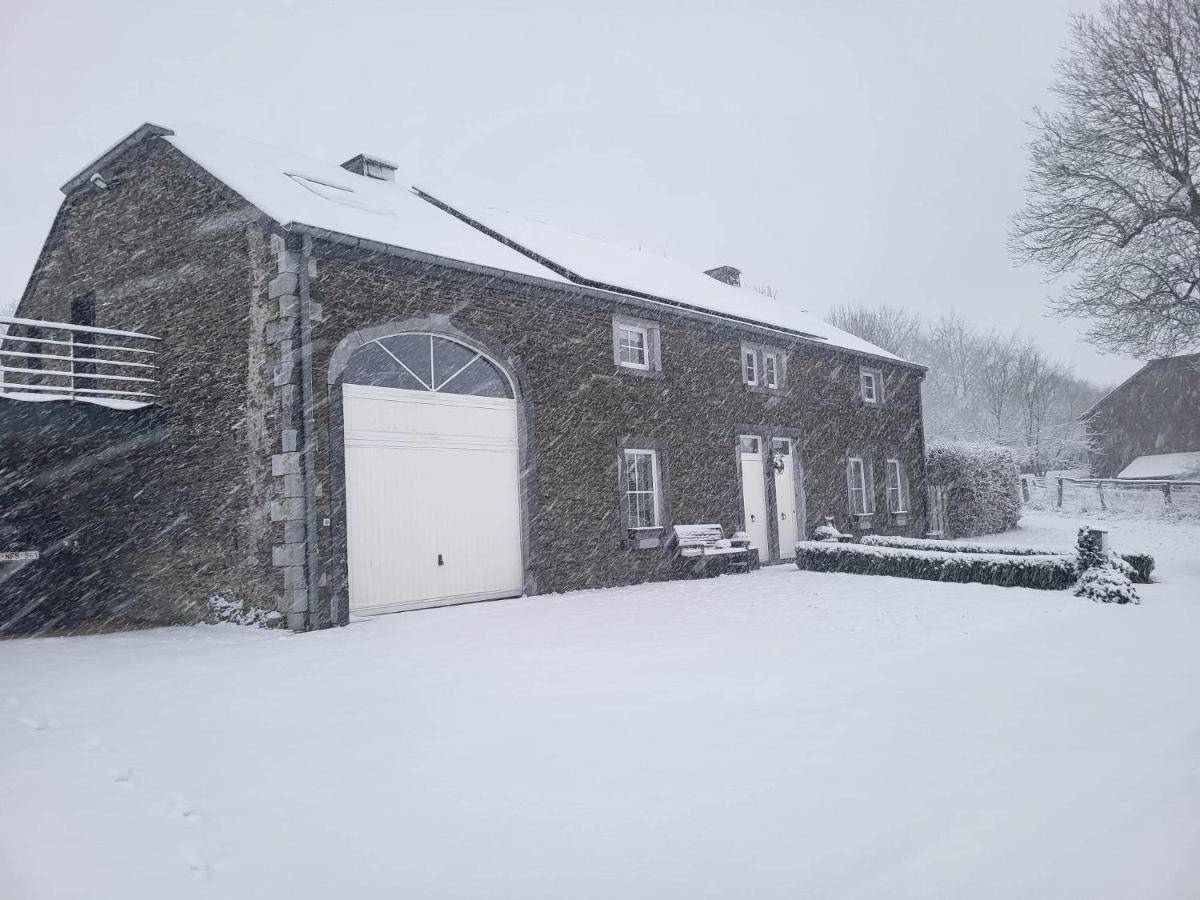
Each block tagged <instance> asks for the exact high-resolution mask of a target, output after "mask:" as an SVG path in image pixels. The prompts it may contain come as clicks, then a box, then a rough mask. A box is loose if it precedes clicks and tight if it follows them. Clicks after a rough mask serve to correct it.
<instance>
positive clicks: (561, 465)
mask: <svg viewBox="0 0 1200 900" xmlns="http://www.w3.org/2000/svg"><path fill="white" fill-rule="evenodd" d="M316 253H317V255H318V257H319V258H318V261H317V264H316V271H317V273H318V274H317V277H316V278H315V279H314V280H313V281H312V296H313V298H314V300H315V301H317V302H319V304H320V306H321V318H322V321H321V322H320V324H319V325H317V326H316V328H315V334H314V337H315V340H314V370H315V378H314V380H315V382H316V386H317V391H318V392H319V395H318V405H317V435H318V460H317V471H318V473H319V474H320V482H321V483H320V484H319V485H318V492H319V493H320V495H321V499H320V500H319V502H318V517H319V518H320V519H321V520H322V522H325V521H328V522H329V523H330V524H329V526H328V527H324V528H322V536H321V546H322V553H321V557H322V560H323V569H324V572H325V576H324V577H325V582H326V583H325V584H324V585H323V588H322V591H321V597H322V606H323V607H324V608H325V609H326V610H328V609H329V605H330V600H331V597H333V598H337V595H338V592H339V589H342V590H344V584H339V578H344V559H343V553H344V551H343V549H342V546H341V544H340V542H339V540H338V537H337V531H338V526H339V521H340V519H341V517H343V516H344V510H341V509H339V507H338V493H337V491H336V490H334V491H331V490H330V487H331V485H332V486H334V487H336V485H337V482H339V481H340V479H341V478H342V474H341V470H340V468H339V464H340V448H339V443H340V440H341V434H340V430H339V425H340V423H339V418H340V404H339V402H338V396H337V395H338V392H339V391H340V387H339V386H338V385H333V386H332V388H331V389H330V390H331V393H330V394H326V395H325V396H320V392H321V391H324V390H326V389H327V381H328V378H327V375H328V372H329V363H330V355H331V353H332V351H333V350H334V348H335V347H336V346H337V345H338V343H339V342H340V341H341V340H342V339H343V338H344V337H345V336H346V335H348V334H350V333H351V332H354V331H356V330H359V329H364V328H371V327H375V326H379V325H384V324H386V323H391V322H403V321H405V320H411V319H417V320H420V319H428V318H430V317H437V316H444V317H447V324H448V325H449V326H451V327H452V328H454V329H456V330H458V331H461V332H462V333H464V334H466V335H468V336H473V337H474V338H476V339H477V340H478V341H480V342H482V343H483V344H484V345H485V346H486V347H489V348H497V347H498V348H503V351H505V354H504V355H506V356H508V357H509V358H511V359H514V360H515V361H516V362H517V364H518V366H519V373H518V374H519V376H520V378H521V380H522V381H523V391H524V397H523V400H524V401H525V404H526V409H527V418H528V422H529V426H528V427H529V434H528V440H529V442H530V446H529V448H528V457H529V462H530V463H531V476H530V483H529V489H530V492H531V496H530V497H529V498H528V503H527V505H528V507H529V508H530V510H531V511H532V516H533V521H532V522H531V523H530V524H531V528H530V547H529V557H530V559H529V562H530V566H531V569H532V574H533V576H534V579H535V584H536V587H537V589H539V590H543V591H565V590H571V589H575V588H581V587H600V586H610V585H620V584H628V583H633V582H639V581H645V580H654V579H662V578H666V577H668V576H669V575H670V572H671V560H670V556H669V554H668V553H667V552H665V551H664V550H661V549H656V550H638V549H632V548H631V547H630V546H628V542H627V541H626V540H625V529H624V526H623V523H622V518H621V492H620V488H619V479H618V448H619V447H620V446H621V445H622V444H623V443H624V444H625V445H626V446H635V445H638V444H639V443H641V444H644V443H645V442H646V441H649V440H653V441H655V442H656V443H657V444H658V445H659V446H661V447H662V448H663V451H662V456H663V458H664V460H663V461H664V464H665V465H664V468H665V469H666V474H665V478H664V481H665V482H666V490H667V493H668V495H669V496H668V497H667V500H668V506H669V508H670V512H671V518H672V520H673V521H676V522H681V523H695V522H720V523H721V524H722V525H724V526H725V528H726V529H727V531H731V530H732V529H733V528H735V527H736V526H738V525H739V524H740V523H741V520H742V502H741V493H740V486H739V478H740V474H739V466H738V458H737V454H736V449H735V445H736V438H737V435H739V434H743V433H757V434H764V435H768V434H771V433H778V434H780V435H781V436H785V435H786V436H794V437H796V438H798V442H799V446H800V460H801V462H802V465H803V469H804V476H805V493H806V501H807V502H806V514H807V523H808V526H809V528H811V527H813V526H815V525H817V524H820V523H821V522H823V521H824V517H825V516H827V515H829V516H833V517H834V519H835V520H836V521H837V523H838V524H839V525H841V526H842V527H848V525H849V523H848V518H849V516H848V512H849V511H848V502H849V501H848V496H847V478H846V457H847V454H848V452H849V451H851V450H854V451H856V452H858V451H866V452H867V453H868V455H869V456H871V457H873V458H874V460H875V473H876V477H875V492H876V498H875V500H876V507H877V509H879V510H886V496H885V485H884V477H883V470H884V466H883V460H884V458H885V457H887V456H896V455H898V456H899V457H900V458H901V459H902V460H904V462H905V465H906V468H907V476H908V481H909V488H910V498H911V500H910V503H911V506H912V515H911V517H910V521H909V522H908V524H906V525H903V526H899V525H890V524H889V523H887V517H886V516H876V520H875V523H876V524H875V530H877V531H881V532H886V533H892V534H908V535H922V534H923V533H924V521H925V491H924V466H923V437H922V430H921V416H920V373H919V371H917V370H914V369H912V368H909V367H906V366H898V365H888V364H886V363H879V362H877V361H871V362H869V363H868V364H869V365H870V366H872V367H874V368H881V369H882V370H883V372H884V374H885V381H886V384H885V396H886V397H887V402H886V403H885V404H884V405H883V406H882V407H881V408H869V407H865V406H864V405H863V404H862V403H861V401H860V400H859V399H858V390H859V365H860V363H862V362H864V360H863V358H862V357H859V356H855V355H854V354H850V353H847V352H843V351H837V350H834V349H832V348H825V347H818V346H816V345H814V344H813V343H811V342H795V343H792V344H789V343H787V342H786V341H785V342H783V343H782V344H781V342H780V339H779V336H778V335H772V334H770V333H768V332H761V331H758V330H757V329H752V328H746V329H743V328H739V327H734V326H729V325H723V324H720V323H717V322H715V321H703V320H698V319H696V318H695V317H687V316H682V315H678V314H674V313H672V312H670V311H668V310H666V309H664V308H662V307H658V308H657V309H656V310H655V311H654V312H649V311H648V310H647V308H646V307H644V306H639V305H625V304H620V303H617V302H614V301H608V302H606V301H604V300H600V299H598V298H596V297H595V296H593V295H590V294H589V295H584V294H582V293H581V294H578V295H576V296H575V297H573V298H568V297H564V296H563V295H562V294H561V293H560V292H555V291H551V290H549V289H544V288H540V287H535V286H530V285H520V284H516V283H513V282H511V281H507V280H504V281H501V280H497V279H490V278H488V277H486V276H483V275H471V274H468V273H463V272H457V271H451V270H445V269H440V268H438V267H430V266H427V265H423V264H421V263H418V262H414V261H410V260H403V259H397V258H395V257H391V256H384V255H382V254H380V255H370V254H365V253H361V252H358V253H355V252H352V251H348V250H340V249H338V248H336V247H334V246H332V245H329V244H318V247H317V249H316ZM616 312H620V313H624V314H627V315H633V316H638V317H641V318H652V319H653V320H655V321H656V322H658V323H659V325H660V329H661V341H662V350H661V354H662V375H661V377H658V378H647V377H645V375H644V374H635V373H632V372H629V371H627V370H622V369H620V368H618V367H616V366H615V365H614V363H613V355H612V317H613V314H614V313H616ZM744 340H751V341H758V342H766V343H770V344H773V345H776V346H782V347H783V348H784V349H786V350H787V351H788V383H787V390H786V392H783V393H780V394H767V393H762V392H755V391H751V390H748V389H747V388H746V386H745V385H744V384H743V383H742V378H741V369H740V348H741V343H742V341H744ZM331 401H332V402H331ZM631 441H632V443H630V442H631ZM772 490H773V487H772V486H771V483H770V480H768V491H769V492H770V491H772ZM339 573H340V574H339ZM334 615H335V617H336V612H335V613H334Z"/></svg>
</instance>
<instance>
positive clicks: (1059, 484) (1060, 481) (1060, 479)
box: [1058, 475, 1063, 509]
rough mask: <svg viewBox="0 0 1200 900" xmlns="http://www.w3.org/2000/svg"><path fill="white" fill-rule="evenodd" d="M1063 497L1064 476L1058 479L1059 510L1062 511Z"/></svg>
mask: <svg viewBox="0 0 1200 900" xmlns="http://www.w3.org/2000/svg"><path fill="white" fill-rule="evenodd" d="M1062 495H1063V480H1062V476H1061V475H1060V476H1059V477H1058V508H1059V509H1062Z"/></svg>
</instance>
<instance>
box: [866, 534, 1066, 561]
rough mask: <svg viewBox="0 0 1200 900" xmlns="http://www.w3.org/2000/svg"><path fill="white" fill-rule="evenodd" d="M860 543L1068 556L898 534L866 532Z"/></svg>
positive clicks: (954, 551) (939, 549)
mask: <svg viewBox="0 0 1200 900" xmlns="http://www.w3.org/2000/svg"><path fill="white" fill-rule="evenodd" d="M859 542H860V543H863V544H868V545H870V546H872V547H896V548H899V549H901V550H938V551H940V552H942V553H999V554H1001V555H1003V556H1066V555H1067V554H1068V553H1069V552H1070V553H1073V552H1074V551H1066V550H1041V549H1039V548H1037V547H1006V546H1004V545H1002V544H973V543H971V542H970V541H941V540H935V539H933V538H910V537H901V536H900V535H896V534H864V535H863V536H862V537H861V538H860V539H859Z"/></svg>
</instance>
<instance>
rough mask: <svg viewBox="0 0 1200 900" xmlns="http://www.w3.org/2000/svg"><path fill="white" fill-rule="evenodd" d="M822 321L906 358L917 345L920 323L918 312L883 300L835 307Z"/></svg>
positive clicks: (920, 328)
mask: <svg viewBox="0 0 1200 900" xmlns="http://www.w3.org/2000/svg"><path fill="white" fill-rule="evenodd" d="M825 321H826V322H828V323H829V324H830V325H834V326H836V327H838V328H840V329H842V331H848V332H850V333H851V334H853V335H857V336H858V337H860V338H862V339H863V340H865V341H870V342H871V343H872V344H874V345H875V346H876V347H882V348H883V349H884V350H887V351H888V352H889V353H895V354H896V355H897V356H902V357H905V358H907V357H908V356H909V355H910V354H911V353H912V352H913V350H914V348H915V347H916V346H917V342H918V338H919V337H920V335H921V330H922V327H923V325H922V322H921V317H920V316H918V315H914V314H913V313H910V312H908V311H907V310H904V309H901V308H900V307H898V306H890V305H888V304H886V303H884V304H881V305H880V306H857V305H854V304H850V303H846V304H843V305H841V306H837V307H834V308H833V309H832V310H831V311H830V313H829V315H827V316H826V317H825Z"/></svg>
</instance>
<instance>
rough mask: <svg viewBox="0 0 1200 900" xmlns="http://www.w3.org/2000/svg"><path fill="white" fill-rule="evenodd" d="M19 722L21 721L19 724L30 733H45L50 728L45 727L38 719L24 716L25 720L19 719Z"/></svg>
mask: <svg viewBox="0 0 1200 900" xmlns="http://www.w3.org/2000/svg"><path fill="white" fill-rule="evenodd" d="M20 721H21V724H22V725H24V726H25V727H26V728H28V729H29V730H30V731H47V730H49V728H50V726H49V725H47V724H46V723H45V722H42V721H40V720H39V719H35V718H33V717H32V716H26V717H25V718H23V719H21V720H20Z"/></svg>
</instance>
